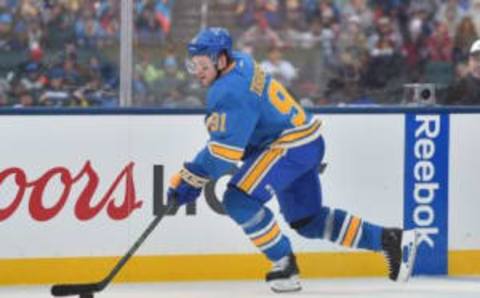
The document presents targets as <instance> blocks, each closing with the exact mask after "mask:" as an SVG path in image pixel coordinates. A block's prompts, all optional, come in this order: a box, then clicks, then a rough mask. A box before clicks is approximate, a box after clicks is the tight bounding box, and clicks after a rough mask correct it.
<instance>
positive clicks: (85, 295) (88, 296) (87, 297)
mask: <svg viewBox="0 0 480 298" xmlns="http://www.w3.org/2000/svg"><path fill="white" fill-rule="evenodd" d="M80 298H93V293H83V294H80Z"/></svg>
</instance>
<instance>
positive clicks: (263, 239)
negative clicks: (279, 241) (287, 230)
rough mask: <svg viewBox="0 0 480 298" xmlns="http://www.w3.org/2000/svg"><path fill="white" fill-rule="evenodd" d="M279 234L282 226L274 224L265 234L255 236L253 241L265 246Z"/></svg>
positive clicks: (259, 245)
mask: <svg viewBox="0 0 480 298" xmlns="http://www.w3.org/2000/svg"><path fill="white" fill-rule="evenodd" d="M279 234H280V227H279V226H278V224H274V225H273V226H272V228H271V229H270V230H268V231H267V232H266V233H265V234H263V235H260V236H258V237H256V238H253V239H252V242H253V244H255V245H256V246H258V247H261V246H264V245H265V244H268V243H269V242H271V241H272V240H273V239H275V238H277V236H278V235H279Z"/></svg>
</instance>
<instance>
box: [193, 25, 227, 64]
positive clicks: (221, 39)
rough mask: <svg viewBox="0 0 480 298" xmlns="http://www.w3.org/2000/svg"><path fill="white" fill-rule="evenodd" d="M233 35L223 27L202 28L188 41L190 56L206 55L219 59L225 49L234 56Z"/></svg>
mask: <svg viewBox="0 0 480 298" xmlns="http://www.w3.org/2000/svg"><path fill="white" fill-rule="evenodd" d="M232 43H233V42H232V37H231V36H230V33H229V32H228V30H227V29H225V28H221V27H208V28H206V29H203V30H201V31H200V32H199V33H198V34H197V35H196V36H195V37H194V38H193V39H192V40H191V41H190V43H188V46H187V48H188V54H189V55H190V57H193V56H199V55H206V56H209V57H210V58H212V60H213V61H215V62H216V61H217V58H218V56H219V55H220V53H222V52H223V51H225V52H226V53H227V55H228V56H229V57H231V56H232Z"/></svg>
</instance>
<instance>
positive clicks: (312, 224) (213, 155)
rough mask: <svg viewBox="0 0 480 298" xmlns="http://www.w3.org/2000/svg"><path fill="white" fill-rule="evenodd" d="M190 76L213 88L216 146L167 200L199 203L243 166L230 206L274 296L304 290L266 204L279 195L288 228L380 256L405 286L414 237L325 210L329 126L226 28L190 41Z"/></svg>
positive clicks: (192, 165)
mask: <svg viewBox="0 0 480 298" xmlns="http://www.w3.org/2000/svg"><path fill="white" fill-rule="evenodd" d="M188 53H189V57H190V59H188V61H187V69H188V70H189V72H190V73H192V74H193V75H195V76H196V78H197V79H198V80H199V81H200V83H201V84H202V85H203V86H204V87H208V93H207V104H206V105H207V106H206V110H207V114H206V117H205V125H206V127H207V129H208V132H209V136H210V137H209V140H207V142H206V145H205V147H204V148H203V149H201V150H200V151H199V152H198V154H197V155H196V157H195V158H194V159H193V161H190V162H185V163H184V166H183V168H182V169H181V170H180V171H179V172H178V174H176V175H174V176H173V177H172V179H171V182H170V187H169V189H168V193H167V196H168V199H169V200H176V201H177V203H178V204H186V203H189V202H192V201H194V200H195V199H196V198H197V197H198V196H199V195H200V193H201V190H202V188H203V187H204V186H205V184H207V182H208V181H209V180H210V179H218V178H219V177H220V176H222V175H223V174H225V173H227V172H228V171H231V170H232V168H233V167H234V166H235V165H236V164H238V163H239V162H240V161H243V164H242V165H241V167H240V169H239V170H238V171H237V172H236V173H235V174H234V176H233V177H232V178H231V180H230V181H229V183H228V186H227V190H226V191H225V194H224V197H223V205H224V209H225V211H226V212H227V213H228V215H229V216H230V217H231V218H232V219H233V220H234V221H235V222H236V223H237V224H238V225H239V226H240V227H241V228H242V229H243V231H244V232H245V234H246V235H247V237H249V238H250V239H251V241H252V242H253V244H254V245H256V246H257V247H258V248H259V250H260V251H261V252H262V253H263V254H265V255H266V257H267V258H268V259H269V260H271V261H272V263H273V267H272V269H271V271H270V272H268V273H267V274H266V281H267V282H268V283H269V285H270V287H271V289H272V290H273V291H275V292H290V291H298V290H300V289H301V284H300V280H299V278H298V275H299V269H298V267H297V263H296V260H295V255H294V254H293V252H292V247H291V244H290V241H289V239H288V238H287V237H286V236H285V234H283V233H282V231H281V230H280V228H279V225H278V224H277V221H276V219H275V218H274V215H273V213H272V211H270V210H269V208H267V207H266V206H265V203H266V202H267V201H268V200H270V198H272V197H273V196H274V195H275V196H276V197H277V199H278V202H279V206H280V209H281V213H282V214H283V216H284V218H285V220H286V221H287V222H288V223H289V225H290V226H291V227H292V228H293V229H294V230H296V232H297V233H299V234H300V235H302V236H304V237H307V238H321V239H326V240H329V241H332V242H335V243H338V244H339V245H343V246H346V247H352V248H359V249H368V250H372V251H379V252H380V251H381V252H383V253H384V254H385V255H386V260H387V264H388V267H389V272H390V273H389V277H390V279H392V280H394V281H397V280H403V281H406V280H407V279H408V277H409V276H410V274H411V270H412V267H413V264H414V260H415V250H416V239H417V236H416V235H417V234H416V232H415V231H414V230H407V231H404V230H401V229H397V228H384V227H381V226H378V225H375V224H372V223H369V222H367V221H364V220H362V219H361V218H359V217H357V216H354V215H352V214H350V213H348V212H347V211H344V210H340V209H333V208H329V207H327V206H323V205H322V194H321V187H320V180H319V176H318V165H319V164H320V163H321V161H322V158H323V155H324V150H325V148H324V146H325V145H324V140H323V137H322V134H321V130H322V122H321V121H320V120H318V119H316V118H314V117H313V116H312V115H311V114H310V113H308V112H306V111H305V110H304V109H303V108H302V107H301V106H300V105H299V104H298V103H297V101H295V99H294V98H293V97H292V95H290V94H289V93H288V91H287V90H286V89H285V88H284V86H282V85H281V84H280V83H279V82H278V81H276V80H274V79H272V78H271V77H270V76H269V75H267V74H266V73H265V72H263V71H262V69H261V68H260V67H259V66H258V64H256V63H255V61H254V60H253V59H252V58H251V57H250V56H248V55H246V54H244V53H241V52H236V51H233V50H232V39H231V37H230V34H229V33H228V31H227V30H226V29H223V28H206V29H204V30H202V31H200V32H199V33H198V34H197V35H196V36H195V37H194V38H193V39H192V41H191V42H190V43H189V44H188Z"/></svg>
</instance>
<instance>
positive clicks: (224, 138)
mask: <svg viewBox="0 0 480 298" xmlns="http://www.w3.org/2000/svg"><path fill="white" fill-rule="evenodd" d="M233 58H234V63H233V65H232V66H231V68H230V69H229V71H228V72H227V73H225V74H224V75H222V76H221V77H219V78H218V79H217V80H215V81H214V83H213V84H212V85H211V86H210V88H209V90H208V93H207V107H206V109H207V114H206V116H205V125H206V127H207V130H208V132H209V135H210V138H209V140H208V141H207V144H206V146H205V147H204V148H203V149H202V150H201V151H200V152H199V153H198V154H197V156H196V157H195V159H194V160H193V163H195V164H196V165H198V166H199V167H200V168H202V169H203V171H204V172H205V173H207V174H208V176H209V177H210V178H212V179H217V178H219V177H220V176H222V175H223V174H225V173H226V172H227V171H229V170H231V169H232V168H233V167H234V166H235V164H236V163H237V162H238V161H240V160H242V159H243V158H244V157H245V156H246V155H248V154H249V153H250V152H254V151H256V150H261V149H262V148H265V147H266V146H295V145H296V144H303V143H305V142H306V141H308V139H311V138H314V137H316V136H318V134H317V133H319V127H320V125H321V123H320V122H319V121H315V120H313V119H312V115H311V114H310V113H307V112H306V111H305V110H304V109H303V108H302V107H301V106H300V105H299V104H298V103H297V102H296V100H295V99H294V98H293V97H292V96H291V95H290V94H289V93H288V91H287V90H286V89H285V87H284V86H283V85H282V84H280V83H279V82H278V81H276V80H275V79H273V78H272V77H271V76H270V75H268V74H266V73H265V72H264V71H263V70H262V69H261V68H260V66H259V65H258V64H257V63H255V61H254V60H253V59H252V58H251V57H250V56H249V55H247V54H244V53H240V52H234V54H233Z"/></svg>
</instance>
